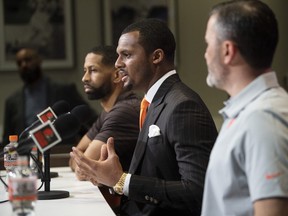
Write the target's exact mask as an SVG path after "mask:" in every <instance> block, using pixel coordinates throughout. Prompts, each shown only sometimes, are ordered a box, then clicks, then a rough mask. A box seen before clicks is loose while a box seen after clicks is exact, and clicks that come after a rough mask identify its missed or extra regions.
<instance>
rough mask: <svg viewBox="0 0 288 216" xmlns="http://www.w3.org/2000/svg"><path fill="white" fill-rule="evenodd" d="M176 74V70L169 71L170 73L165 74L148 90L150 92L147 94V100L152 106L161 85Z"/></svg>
mask: <svg viewBox="0 0 288 216" xmlns="http://www.w3.org/2000/svg"><path fill="white" fill-rule="evenodd" d="M173 74H176V70H172V71H169V72H168V73H166V74H164V75H163V76H162V77H161V78H160V79H159V80H157V82H156V83H154V85H153V86H152V87H151V88H150V89H149V90H148V92H147V93H146V94H145V98H146V100H147V101H148V102H149V103H150V104H151V103H152V101H153V98H154V96H155V94H156V92H157V91H158V89H159V88H160V86H161V84H162V83H163V82H164V81H165V80H166V79H167V78H168V77H170V76H171V75H173Z"/></svg>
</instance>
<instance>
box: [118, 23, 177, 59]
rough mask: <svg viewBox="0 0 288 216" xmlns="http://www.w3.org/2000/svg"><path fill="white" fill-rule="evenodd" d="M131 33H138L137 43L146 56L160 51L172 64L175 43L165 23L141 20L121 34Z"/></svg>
mask: <svg viewBox="0 0 288 216" xmlns="http://www.w3.org/2000/svg"><path fill="white" fill-rule="evenodd" d="M132 31H139V34H140V36H139V43H140V45H141V46H142V47H143V48H144V50H145V52H146V54H151V53H152V52H154V50H156V49H162V50H163V51H164V54H165V57H166V59H167V60H168V61H169V62H174V56H175V49H176V42H175V38H174V35H173V33H172V32H171V31H170V29H169V28H168V26H167V24H166V22H164V21H162V20H159V19H155V18H149V19H143V20H140V21H138V22H135V23H132V24H131V25H129V26H127V27H126V28H125V29H124V30H123V31H122V33H121V34H122V35H123V34H126V33H129V32H132Z"/></svg>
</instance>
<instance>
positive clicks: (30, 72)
mask: <svg viewBox="0 0 288 216" xmlns="http://www.w3.org/2000/svg"><path fill="white" fill-rule="evenodd" d="M20 77H21V79H22V80H23V82H24V83H25V84H27V85H30V84H32V83H34V82H35V81H37V80H38V79H39V78H40V77H41V69H40V67H36V68H33V69H27V70H25V71H22V72H21V73H20Z"/></svg>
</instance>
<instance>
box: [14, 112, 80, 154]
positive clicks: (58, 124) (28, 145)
mask: <svg viewBox="0 0 288 216" xmlns="http://www.w3.org/2000/svg"><path fill="white" fill-rule="evenodd" d="M79 129H80V121H79V119H78V118H77V117H76V116H75V115H73V114H70V113H66V114H64V115H61V116H59V117H58V118H57V119H56V120H55V122H54V125H53V124H52V123H51V122H50V121H47V122H45V123H43V124H42V125H40V126H38V127H37V128H35V129H33V130H31V131H30V135H31V136H29V137H28V138H26V139H24V140H20V141H19V143H18V146H17V148H16V151H17V152H18V154H19V155H27V154H29V152H30V151H31V149H32V147H33V146H34V145H35V144H36V145H37V147H38V149H39V150H40V151H41V152H42V153H43V152H45V151H47V150H48V149H50V148H52V147H53V146H54V145H56V144H58V143H59V142H61V140H62V139H66V138H70V137H71V136H74V135H75V134H76V133H77V132H78V130H79Z"/></svg>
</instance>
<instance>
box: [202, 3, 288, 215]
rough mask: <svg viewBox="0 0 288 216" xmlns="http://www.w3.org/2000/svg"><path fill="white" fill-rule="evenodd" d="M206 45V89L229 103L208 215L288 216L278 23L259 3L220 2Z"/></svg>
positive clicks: (209, 184) (287, 112)
mask: <svg viewBox="0 0 288 216" xmlns="http://www.w3.org/2000/svg"><path fill="white" fill-rule="evenodd" d="M205 39H206V42H207V49H206V53H205V59H206V63H207V66H208V76H207V83H208V85H209V86H210V87H216V88H218V89H222V90H224V91H226V92H227V93H228V94H229V95H230V99H229V100H228V101H226V102H225V107H224V108H223V109H222V110H221V111H220V113H221V114H222V116H223V118H224V124H223V126H222V128H221V131H220V134H219V136H218V138H217V141H216V143H215V145H214V148H213V150H212V153H211V156H210V161H209V165H208V169H207V173H206V179H205V189H204V198H203V207H202V216H226V215H227V216H228V215H229V216H230V215H231V216H232V215H237V216H249V215H261V216H265V215H269V216H272V215H273V216H274V215H275V216H276V215H277V216H281V215H283V216H284V215H286V216H287V215H288V199H287V198H288V159H287V156H288V95H287V92H285V90H284V89H283V88H281V87H280V86H279V84H278V81H277V77H276V74H275V72H274V71H273V70H272V69H271V64H272V60H273V55H274V52H275V49H276V46H277V42H278V29H277V20H276V18H275V16H274V14H273V12H272V11H271V9H270V8H269V7H268V6H267V5H265V4H264V3H263V2H261V1H256V0H248V1H247V0H246V1H245V0H239V1H229V2H226V3H220V4H218V5H217V6H215V7H214V8H213V9H212V11H211V14H210V18H209V21H208V24H207V30H206V35H205Z"/></svg>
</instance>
